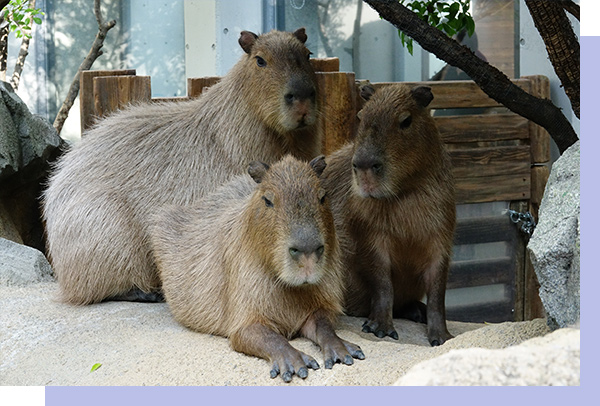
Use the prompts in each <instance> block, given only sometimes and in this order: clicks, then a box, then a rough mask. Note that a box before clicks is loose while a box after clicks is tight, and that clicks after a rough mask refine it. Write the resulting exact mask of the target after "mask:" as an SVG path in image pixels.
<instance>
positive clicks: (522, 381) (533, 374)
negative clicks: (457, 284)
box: [396, 328, 580, 386]
mask: <svg viewBox="0 0 600 406" xmlns="http://www.w3.org/2000/svg"><path fill="white" fill-rule="evenodd" d="M579 384H580V331H579V329H578V328H564V329H559V330H556V331H554V332H553V333H550V334H548V335H546V336H544V337H537V338H532V339H530V340H527V341H525V342H523V343H522V344H520V345H516V346H513V347H508V348H505V349H501V350H488V349H483V348H469V349H461V350H452V351H450V352H448V353H446V354H444V355H441V356H439V357H437V358H433V359H430V360H428V361H424V362H421V363H420V364H417V365H415V366H414V367H413V368H411V369H410V370H409V371H408V372H407V373H406V375H404V376H403V377H401V378H400V379H399V380H398V381H397V382H396V385H399V386H425V385H439V386H446V385H453V386H457V385H460V386H473V385H482V386H492V385H510V386H525V385H526V386H532V385H535V386H539V385H553V386H557V385H561V386H565V385H569V386H573V385H579Z"/></svg>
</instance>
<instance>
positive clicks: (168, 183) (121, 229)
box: [43, 28, 321, 304]
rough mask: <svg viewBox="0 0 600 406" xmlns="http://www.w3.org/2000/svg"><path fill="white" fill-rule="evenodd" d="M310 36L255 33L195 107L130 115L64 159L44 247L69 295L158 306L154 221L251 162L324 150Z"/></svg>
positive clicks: (153, 108)
mask: <svg viewBox="0 0 600 406" xmlns="http://www.w3.org/2000/svg"><path fill="white" fill-rule="evenodd" d="M306 39H307V37H306V34H305V30H304V29H303V28H301V29H298V30H297V31H295V32H294V33H288V32H279V31H272V32H270V33H267V34H264V35H261V36H256V35H255V34H253V33H251V32H248V31H243V32H242V33H241V36H240V38H239V43H240V45H241V47H242V48H243V50H244V51H245V54H244V55H243V56H242V58H241V59H240V61H239V62H238V63H237V64H236V65H235V66H234V67H233V68H232V69H231V71H230V72H229V73H228V74H227V75H226V76H224V77H223V78H222V80H221V81H220V82H219V83H218V84H216V85H214V86H212V87H211V88H209V89H208V90H207V91H206V92H205V93H204V94H203V95H202V96H200V97H199V98H197V99H194V100H190V101H185V102H178V103H160V104H159V103H155V104H152V103H151V104H145V105H139V106H135V107H132V108H130V109H127V110H124V111H121V112H118V113H116V114H114V115H112V116H109V117H108V118H106V119H104V120H102V121H100V122H98V123H97V124H96V125H95V126H94V127H93V128H92V129H91V130H90V131H89V132H87V133H86V134H85V136H84V137H83V139H82V140H81V142H79V143H77V144H76V145H74V146H73V148H72V149H71V150H70V151H68V152H67V153H66V154H64V155H63V156H62V158H61V159H60V160H59V161H58V163H57V165H56V168H55V171H54V174H53V175H52V177H51V178H50V180H49V185H48V188H47V190H46V191H45V196H44V202H43V209H44V219H45V224H46V232H47V240H48V242H47V251H48V254H49V257H50V259H51V263H52V265H53V269H54V272H55V273H56V275H57V278H58V282H59V285H60V290H61V295H62V297H63V299H64V300H65V301H67V302H70V303H75V304H87V303H93V302H99V301H102V300H110V299H113V300H116V299H121V300H136V299H137V300H140V301H152V300H155V299H158V300H160V280H159V277H158V272H157V269H156V265H155V264H154V261H153V258H152V252H151V250H150V245H149V241H148V232H147V227H148V225H147V219H148V217H149V215H150V214H151V213H152V212H153V211H154V210H155V209H156V208H158V207H161V206H163V205H166V204H179V205H187V204H191V203H193V202H194V201H197V200H198V199H200V198H201V197H202V196H204V195H205V194H206V193H207V192H209V191H213V190H214V189H215V188H216V187H217V186H219V185H221V184H223V183H224V182H226V181H227V180H229V179H231V178H232V177H233V176H234V175H239V174H241V173H244V171H245V165H246V164H247V163H248V162H250V161H254V160H260V161H262V162H266V163H272V162H275V161H277V160H279V159H281V158H282V157H283V156H284V155H285V154H288V153H290V154H292V155H294V156H297V157H298V158H301V159H305V160H306V161H308V160H310V159H312V158H314V157H315V156H317V155H319V153H320V148H321V147H320V145H321V135H320V133H321V130H320V129H319V128H318V125H317V121H318V120H317V116H318V114H319V113H318V106H317V104H316V103H317V99H318V97H317V86H316V76H315V73H314V71H313V69H312V67H311V65H310V63H309V62H310V61H309V55H310V51H309V50H308V49H307V48H306V47H305V42H306Z"/></svg>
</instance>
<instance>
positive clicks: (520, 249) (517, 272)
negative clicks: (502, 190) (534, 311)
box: [509, 201, 528, 321]
mask: <svg viewBox="0 0 600 406" xmlns="http://www.w3.org/2000/svg"><path fill="white" fill-rule="evenodd" d="M527 205H528V204H527V202H526V201H515V202H511V204H510V206H509V207H510V209H511V210H514V211H516V212H519V213H524V212H526V211H527ZM515 228H516V229H517V230H518V231H517V234H516V238H515V240H514V241H513V243H512V244H510V250H511V253H510V255H511V256H512V257H513V258H514V274H513V278H514V279H513V282H512V283H511V287H512V292H511V293H512V295H513V296H514V309H515V313H514V314H515V316H514V317H515V318H514V320H515V321H523V320H524V304H525V296H526V289H525V251H526V248H525V246H526V242H525V234H524V233H523V232H522V231H521V230H520V225H519V224H515Z"/></svg>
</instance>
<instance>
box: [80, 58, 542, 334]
mask: <svg viewBox="0 0 600 406" xmlns="http://www.w3.org/2000/svg"><path fill="white" fill-rule="evenodd" d="M313 64H314V66H315V69H316V70H317V71H318V72H317V78H318V84H319V93H320V103H321V105H322V108H323V111H324V114H323V116H322V120H323V122H322V125H323V128H324V139H323V151H324V153H326V154H327V153H330V152H332V151H334V150H336V149H337V148H339V147H340V146H342V145H343V144H345V143H346V142H348V141H350V140H351V139H352V137H353V135H354V133H355V130H356V128H357V125H358V120H357V118H356V113H357V112H358V111H359V110H360V108H361V107H362V103H363V102H362V99H361V98H360V97H359V90H358V84H356V83H355V77H354V73H351V72H350V73H347V72H338V69H339V61H337V59H336V58H330V59H327V60H314V61H313ZM218 81H219V78H218V77H209V78H190V79H188V96H187V97H184V98H181V97H178V98H160V99H157V98H155V99H152V98H151V96H150V78H148V77H139V76H135V72H134V73H133V74H132V72H131V71H118V72H115V71H90V72H84V73H83V74H82V78H81V93H80V97H81V123H82V132H83V131H84V130H85V129H86V128H87V127H88V126H89V125H90V123H92V122H93V118H94V117H102V116H103V115H105V114H107V113H108V112H110V111H113V110H116V109H119V108H122V107H123V106H124V105H125V104H126V103H127V102H128V101H131V102H141V101H147V102H150V101H156V100H160V101H179V100H185V99H187V98H188V97H198V96H199V95H200V94H201V93H202V91H203V90H204V89H206V88H207V87H209V86H211V85H213V84H215V83H217V82H218ZM513 82H514V83H516V84H517V85H518V86H520V87H522V88H523V89H524V90H525V91H527V92H529V93H531V94H533V95H535V96H538V97H545V98H549V81H548V79H547V78H545V77H543V76H531V77H524V78H521V79H516V80H513ZM408 84H409V85H414V86H416V85H427V86H430V87H431V88H432V92H433V94H434V99H433V101H432V103H431V105H430V106H431V108H432V110H433V114H434V119H435V121H436V123H437V125H438V127H439V129H440V133H441V135H442V138H443V140H444V142H445V143H446V145H447V147H448V149H449V152H450V156H451V159H452V163H453V170H454V175H455V178H456V186H457V205H459V206H460V205H473V204H481V203H486V202H497V201H505V202H507V203H506V206H507V208H511V209H514V210H517V211H520V212H525V211H530V212H531V213H533V214H534V216H535V218H536V220H537V210H538V208H539V204H540V202H541V198H542V194H543V191H544V186H545V184H546V181H547V179H548V174H549V170H548V166H547V164H548V162H549V160H550V152H549V135H548V133H547V132H546V131H545V130H543V129H542V128H541V127H539V126H537V125H536V124H534V123H532V122H530V121H528V120H527V119H525V118H523V117H521V116H519V115H517V114H514V113H512V112H510V111H508V110H506V109H504V108H502V106H500V105H499V104H498V103H497V102H495V101H494V100H492V99H491V98H489V97H488V96H487V95H486V94H485V93H484V92H483V91H481V89H480V88H479V87H478V86H477V85H476V84H475V83H474V82H473V81H440V82H418V83H417V82H414V83H408ZM386 85H389V83H373V86H374V87H375V88H377V87H382V86H386ZM128 98H129V100H127V99H128ZM444 113H446V114H444ZM526 238H527V236H526V235H524V234H523V233H521V232H519V231H518V228H517V226H516V225H515V224H513V223H512V222H511V221H510V220H509V217H508V214H506V213H501V214H500V215H493V216H490V215H483V216H469V217H467V218H460V217H459V218H458V221H457V230H456V233H455V248H456V249H457V250H458V249H459V248H460V247H463V246H466V245H474V246H476V245H477V244H489V243H495V242H500V243H503V244H506V246H507V247H508V249H507V250H506V252H505V253H504V254H502V255H499V256H496V257H493V258H486V259H483V260H481V259H470V260H457V261H453V262H452V264H451V269H450V275H449V280H448V292H449V293H450V292H451V291H452V290H454V289H465V288H476V287H483V286H500V287H502V289H504V291H505V292H506V295H505V296H504V298H503V299H502V300H500V301H488V302H484V303H478V304H475V305H467V306H448V308H447V312H448V318H449V319H451V320H462V321H478V322H481V321H487V322H499V321H509V320H510V321H518V320H528V319H532V318H535V317H542V316H543V309H542V306H541V302H540V299H539V296H538V290H537V289H538V284H537V280H536V278H535V274H534V273H533V271H532V268H531V265H530V262H529V259H528V257H527V252H526V249H525V247H526Z"/></svg>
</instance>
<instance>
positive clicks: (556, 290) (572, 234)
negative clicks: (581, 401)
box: [527, 142, 580, 329]
mask: <svg viewBox="0 0 600 406" xmlns="http://www.w3.org/2000/svg"><path fill="white" fill-rule="evenodd" d="M579 157H580V150H579V142H577V143H575V144H574V145H572V146H571V147H570V148H569V149H567V150H566V151H565V152H564V153H563V155H562V156H561V157H560V158H559V159H558V160H557V161H556V162H555V163H554V165H553V166H552V171H551V173H550V177H549V179H548V183H547V184H546V189H545V191H544V197H543V199H542V203H541V205H540V211H539V223H538V225H537V228H536V229H535V231H534V233H533V235H532V237H531V240H530V241H529V244H528V246H527V248H528V250H529V253H530V254H531V262H532V264H533V268H534V270H535V273H536V275H537V278H538V281H539V283H540V298H541V300H542V303H543V305H544V310H545V311H546V318H547V321H548V326H549V327H550V328H551V329H557V328H560V327H567V326H569V325H571V324H574V323H576V322H577V321H578V320H579V317H580V302H579V294H580V286H579V280H580V279H579V238H580V237H579V216H580V203H579V196H580V195H579V161H580V159H579Z"/></svg>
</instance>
